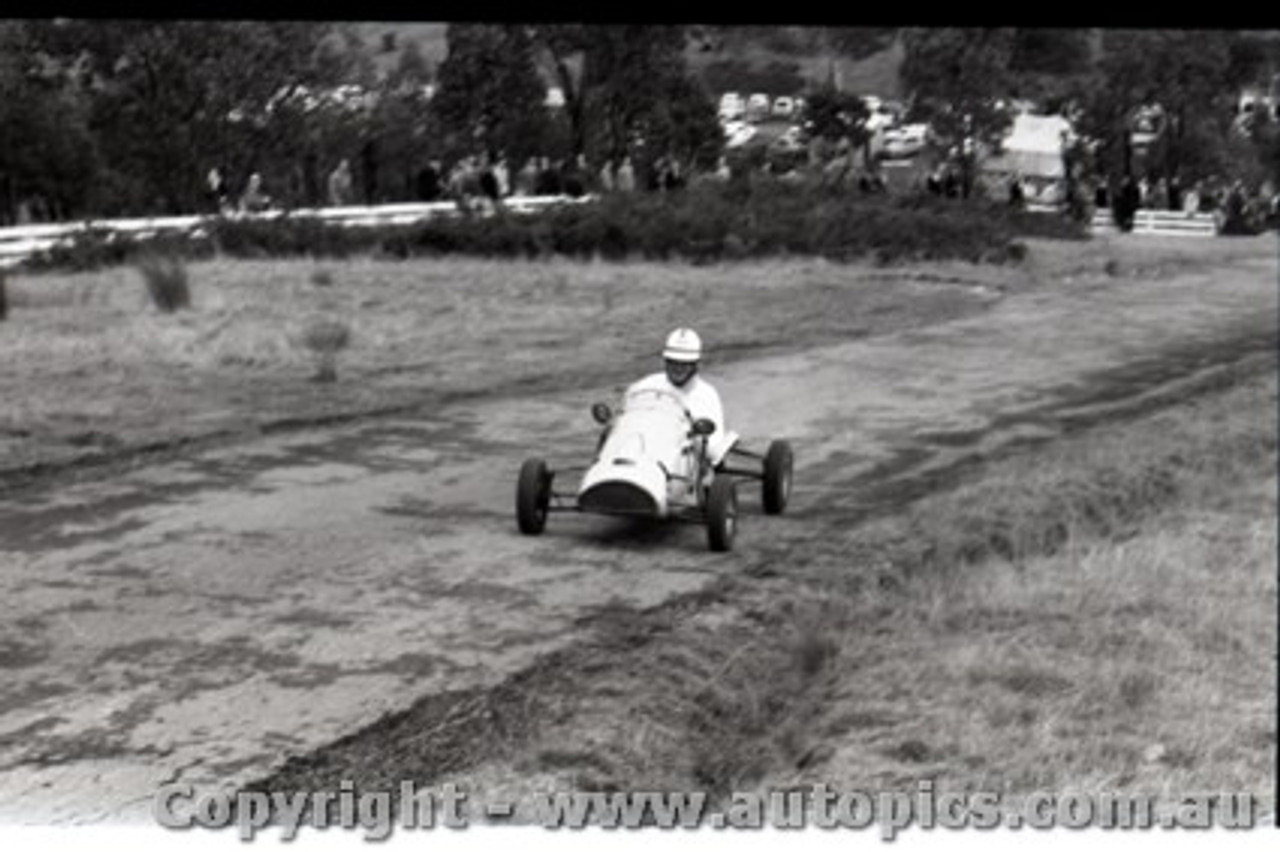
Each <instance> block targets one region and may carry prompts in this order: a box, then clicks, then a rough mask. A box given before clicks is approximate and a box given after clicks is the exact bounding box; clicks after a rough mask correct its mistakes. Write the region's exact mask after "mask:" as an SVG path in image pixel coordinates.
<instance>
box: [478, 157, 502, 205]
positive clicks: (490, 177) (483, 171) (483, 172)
mask: <svg viewBox="0 0 1280 852" xmlns="http://www.w3.org/2000/svg"><path fill="white" fill-rule="evenodd" d="M490 162H491V160H490V158H489V156H488V155H486V156H485V158H484V165H483V166H482V167H481V168H480V171H479V174H478V175H477V178H478V180H479V181H480V192H481V193H482V194H483V195H484V197H485V198H487V199H489V201H490V202H492V203H494V204H497V203H498V199H500V198H501V197H502V193H501V192H500V190H499V187H498V177H497V175H496V174H494V170H493V166H492V165H490Z"/></svg>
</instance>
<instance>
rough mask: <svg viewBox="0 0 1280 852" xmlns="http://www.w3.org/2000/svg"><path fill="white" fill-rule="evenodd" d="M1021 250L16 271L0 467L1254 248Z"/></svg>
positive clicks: (1202, 263) (828, 335) (499, 385)
mask: <svg viewBox="0 0 1280 852" xmlns="http://www.w3.org/2000/svg"><path fill="white" fill-rule="evenodd" d="M1031 245H1032V251H1031V254H1030V256H1029V257H1028V258H1027V259H1026V260H1025V261H1024V262H1023V263H1022V264H1020V265H1017V266H1001V267H991V266H978V265H972V264H966V263H960V262H949V263H928V264H914V265H910V266H899V267H892V268H877V267H875V266H873V265H869V264H850V265H839V264H831V263H826V262H824V261H820V260H817V261H815V260H805V259H794V260H777V261H770V262H764V263H750V264H746V263H744V264H721V265H714V266H705V267H690V266H684V265H679V264H661V263H622V264H606V263H575V262H570V261H561V260H555V261H547V262H536V263H525V262H501V261H481V260H441V261H428V260H417V261H405V262H398V261H382V260H375V259H362V260H349V261H335V262H320V261H308V260H297V261H230V260H213V261H205V262H199V263H194V264H192V265H191V266H190V267H189V279H190V286H191V291H192V303H193V304H192V308H191V309H190V310H186V311H179V312H176V313H172V314H165V313H161V312H159V311H157V310H156V309H155V308H154V307H153V306H151V304H150V302H149V300H148V298H147V294H146V288H145V286H144V283H143V279H142V277H141V275H140V273H139V271H138V270H137V269H135V268H129V267H120V268H114V269H109V270H104V271H101V272H94V273H79V274H43V275H32V274H27V275H14V276H11V277H10V279H9V282H8V292H9V301H10V316H9V319H8V320H7V321H5V322H2V323H0V365H2V366H0V396H2V397H3V398H4V399H5V400H6V405H5V406H4V408H3V409H2V410H0V470H6V469H7V470H13V469H18V468H23V467H26V466H29V465H32V464H43V463H69V462H74V461H76V460H79V459H83V458H86V457H103V456H105V455H111V454H115V453H119V452H125V451H129V450H130V449H131V448H136V447H140V446H149V445H150V446H154V445H163V444H166V443H171V442H175V441H183V440H189V439H193V438H200V437H202V436H208V435H211V434H238V433H252V432H253V431H254V430H257V429H259V428H263V427H268V426H270V425H271V424H273V423H277V422H280V421H291V422H296V423H306V422H309V421H314V420H317V419H321V418H326V417H332V416H346V415H354V414H359V413H361V412H369V411H375V410H382V409H390V408H396V407H406V406H408V407H412V406H415V405H423V404H428V403H431V402H438V401H439V400H440V399H441V398H442V397H448V396H452V395H456V394H485V393H491V392H498V391H510V390H513V389H515V388H521V389H523V390H525V391H537V390H540V389H548V388H552V387H568V386H573V385H575V384H579V385H580V384H583V383H591V382H594V383H607V382H610V381H622V380H625V379H626V378H628V377H631V376H634V375H635V374H636V373H637V372H638V371H642V370H647V369H649V368H650V367H651V366H652V365H653V359H654V357H655V353H656V348H657V345H658V341H660V340H661V339H662V338H663V336H664V335H665V334H666V332H667V331H668V330H669V329H670V328H671V327H673V326H675V325H693V326H696V327H697V328H698V329H699V330H700V331H701V332H702V333H703V335H704V337H705V338H706V339H707V340H708V341H709V345H710V347H711V356H710V357H711V359H712V362H713V363H714V361H721V362H723V361H724V360H731V359H735V358H740V357H746V356H749V355H752V354H758V353H762V352H777V351H785V350H797V349H801V348H804V347H807V346H813V345H819V344H822V343H826V342H833V341H839V340H847V339H851V338H855V337H860V336H867V335H876V334H884V333H888V332H893V331H897V330H901V329H904V328H914V327H921V326H926V325H929V324H932V323H936V322H941V321H946V320H949V319H954V318H957V317H960V316H964V315H966V314H969V313H972V312H974V311H980V310H983V309H984V308H986V307H987V306H989V305H991V304H993V303H994V302H995V301H996V300H998V299H999V298H1000V297H1001V296H1003V295H1007V294H1011V293H1017V292H1021V291H1026V290H1031V289H1035V288H1038V287H1044V286H1055V285H1061V286H1094V285H1097V286H1125V285H1126V282H1133V281H1134V280H1135V279H1136V280H1139V281H1141V280H1147V279H1158V278H1160V277H1164V276H1167V275H1171V274H1181V273H1190V272H1195V271H1197V270H1203V269H1205V268H1228V267H1233V266H1238V265H1240V264H1244V265H1245V266H1246V267H1249V266H1250V265H1253V266H1257V265H1258V264H1259V263H1260V262H1261V263H1266V262H1268V260H1269V259H1268V258H1265V257H1263V258H1262V259H1261V261H1260V260H1259V257H1260V256H1259V253H1258V244H1257V243H1256V242H1255V241H1243V242H1241V241H1231V240H1222V241H1213V242H1212V243H1204V242H1201V241H1195V244H1194V245H1186V244H1185V243H1178V242H1177V241H1172V242H1169V241H1160V240H1154V241H1152V242H1150V243H1143V244H1134V243H1132V242H1130V243H1121V242H1115V243H1108V242H1105V241H1095V242H1094V243H1092V244H1090V246H1089V251H1088V252H1087V253H1086V252H1082V251H1081V246H1080V245H1079V244H1072V243H1055V242H1050V241H1032V243H1031ZM1091 282H1092V283H1091ZM335 319H336V320H338V321H340V322H341V323H343V324H345V325H346V326H347V327H348V328H349V329H350V333H351V341H350V345H349V347H348V348H347V350H346V351H344V352H342V353H339V355H338V381H337V382H336V383H334V384H316V383H314V382H311V381H309V379H310V378H311V377H312V376H313V375H314V374H315V372H316V369H317V366H316V356H315V355H314V354H313V353H312V352H310V351H309V350H308V349H307V347H306V346H305V345H303V344H304V340H305V338H306V336H307V333H308V330H309V329H310V328H311V327H312V326H313V325H314V324H315V323H317V322H319V321H323V320H335Z"/></svg>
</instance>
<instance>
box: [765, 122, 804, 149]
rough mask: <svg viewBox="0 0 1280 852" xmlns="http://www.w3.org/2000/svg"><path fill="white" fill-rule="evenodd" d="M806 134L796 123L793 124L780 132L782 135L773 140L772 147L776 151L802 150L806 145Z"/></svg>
mask: <svg viewBox="0 0 1280 852" xmlns="http://www.w3.org/2000/svg"><path fill="white" fill-rule="evenodd" d="M806 136H807V134H806V133H805V132H804V128H803V127H801V126H800V125H798V124H793V125H791V126H790V127H788V128H787V129H786V130H784V131H783V132H782V135H781V136H779V137H778V138H777V139H775V140H773V146H772V147H773V148H774V150H777V151H784V152H788V153H790V152H793V151H803V150H805V146H806Z"/></svg>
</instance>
